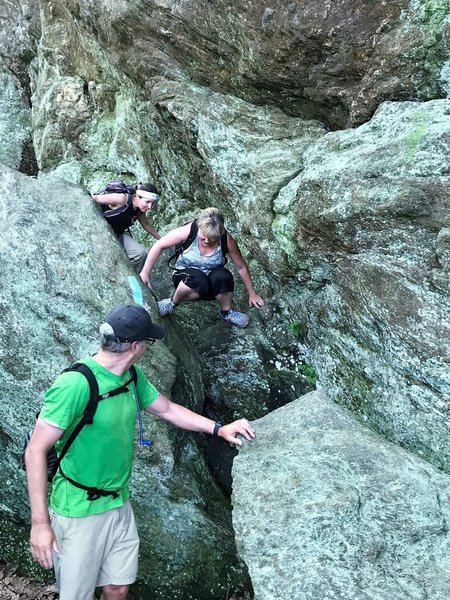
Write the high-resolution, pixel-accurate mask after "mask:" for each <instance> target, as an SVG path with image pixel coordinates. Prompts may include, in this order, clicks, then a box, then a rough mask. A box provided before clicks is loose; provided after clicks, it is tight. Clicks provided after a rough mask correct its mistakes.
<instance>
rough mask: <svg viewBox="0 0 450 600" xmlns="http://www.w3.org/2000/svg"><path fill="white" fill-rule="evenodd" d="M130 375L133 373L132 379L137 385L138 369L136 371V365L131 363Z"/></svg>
mask: <svg viewBox="0 0 450 600" xmlns="http://www.w3.org/2000/svg"><path fill="white" fill-rule="evenodd" d="M130 375H131V381H132V382H133V383H134V385H136V383H137V371H136V367H135V366H134V365H131V367H130Z"/></svg>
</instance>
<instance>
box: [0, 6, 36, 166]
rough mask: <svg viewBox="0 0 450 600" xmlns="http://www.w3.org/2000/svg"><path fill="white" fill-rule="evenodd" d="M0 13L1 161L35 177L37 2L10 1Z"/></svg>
mask: <svg viewBox="0 0 450 600" xmlns="http://www.w3.org/2000/svg"><path fill="white" fill-rule="evenodd" d="M0 10H1V15H0V39H1V52H0V89H1V93H0V116H1V118H0V162H2V163H4V164H6V165H8V166H9V167H11V168H15V169H18V170H20V171H21V172H23V173H27V174H28V175H36V174H37V171H38V166H37V163H36V157H35V154H34V149H33V139H32V138H33V136H32V134H33V132H32V128H31V104H30V99H31V81H30V79H31V71H32V67H31V63H32V61H33V59H34V57H35V56H36V52H37V50H36V45H37V40H38V39H39V35H40V19H39V8H38V2H37V0H24V1H20V2H19V1H17V0H10V1H9V2H5V3H3V5H2V7H1V9H0Z"/></svg>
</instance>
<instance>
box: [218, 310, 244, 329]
mask: <svg viewBox="0 0 450 600" xmlns="http://www.w3.org/2000/svg"><path fill="white" fill-rule="evenodd" d="M222 319H223V320H224V321H228V322H229V323H232V324H233V325H237V326H238V327H247V325H248V322H249V321H250V319H249V318H248V317H247V315H245V314H244V313H241V312H239V311H238V310H233V309H231V310H230V312H229V313H228V314H227V315H222Z"/></svg>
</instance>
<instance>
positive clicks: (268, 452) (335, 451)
mask: <svg viewBox="0 0 450 600" xmlns="http://www.w3.org/2000/svg"><path fill="white" fill-rule="evenodd" d="M254 426H255V429H256V433H257V436H256V438H255V440H254V441H253V442H252V443H249V444H245V445H244V447H243V448H242V450H240V452H239V455H238V457H237V458H236V459H235V462H234V467H233V476H234V481H233V524H234V527H235V532H236V541H237V545H238V549H239V552H240V555H241V557H242V558H243V559H244V560H245V562H246V563H247V565H248V567H249V571H250V576H251V579H252V583H253V587H254V590H255V600H293V598H301V599H302V600H323V599H324V598H333V599H334V600H384V599H386V598H395V599H401V600H416V599H417V598H425V597H430V598H433V599H434V600H446V599H447V598H448V597H449V594H450V582H449V578H448V570H449V568H450V558H449V556H450V553H449V550H450V537H449V533H448V527H447V523H448V519H449V517H450V504H449V500H450V477H449V476H448V475H446V474H443V473H442V472H440V471H438V470H437V469H435V468H433V467H432V466H430V465H429V464H428V463H426V462H425V461H423V460H421V459H420V458H418V457H417V456H415V455H413V454H411V453H409V452H407V451H405V450H403V449H401V448H399V447H398V446H396V445H394V444H391V443H389V442H386V440H384V439H383V438H382V437H381V436H379V435H377V434H375V433H373V432H372V431H371V430H369V429H367V428H365V427H363V426H362V425H361V424H360V423H358V421H356V420H355V418H354V417H353V416H352V415H351V413H349V412H348V411H347V410H346V409H344V408H342V407H339V406H338V405H336V404H334V403H333V402H331V401H330V400H328V399H327V398H326V397H325V395H324V394H323V393H319V392H312V393H310V394H307V395H306V396H303V397H302V398H300V399H298V400H297V401H295V402H293V403H291V404H289V405H287V406H285V407H283V408H280V409H278V410H277V411H275V412H272V413H271V414H270V415H268V416H267V417H264V418H263V419H260V420H259V421H257V422H256V423H254ZM269 482H270V483H269Z"/></svg>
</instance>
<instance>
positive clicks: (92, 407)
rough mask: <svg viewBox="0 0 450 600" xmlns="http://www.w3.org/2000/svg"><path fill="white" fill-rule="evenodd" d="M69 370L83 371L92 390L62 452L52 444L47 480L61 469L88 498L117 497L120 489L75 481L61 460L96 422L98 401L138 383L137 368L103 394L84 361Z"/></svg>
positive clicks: (27, 437)
mask: <svg viewBox="0 0 450 600" xmlns="http://www.w3.org/2000/svg"><path fill="white" fill-rule="evenodd" d="M68 371H77V372H78V373H82V374H83V375H84V376H85V377H86V379H87V380H88V383H89V390H90V393H89V400H88V403H87V404H86V407H85V409H84V412H83V416H82V417H81V419H80V421H79V422H78V423H77V425H76V426H75V428H74V430H73V431H72V433H71V434H70V436H69V438H68V439H67V441H66V443H65V444H64V446H63V448H62V450H61V453H60V454H59V455H58V454H57V453H56V449H55V447H54V446H52V447H51V448H50V449H49V451H48V453H47V480H48V482H49V483H51V482H52V481H53V478H54V477H55V475H56V473H57V471H58V469H59V471H60V473H61V475H62V476H63V477H64V478H65V479H67V481H69V482H70V483H71V484H72V485H74V486H75V487H77V488H80V489H82V490H86V492H87V497H88V500H98V498H100V497H101V496H112V497H113V498H117V497H118V496H119V491H117V490H102V489H100V488H95V487H90V486H86V485H83V484H81V483H79V482H78V481H74V480H73V479H71V478H70V477H67V475H66V474H65V473H64V472H63V470H62V468H61V461H62V459H63V458H64V456H65V455H66V454H67V451H68V450H69V448H70V446H71V445H72V444H73V442H74V440H75V438H76V437H77V435H78V434H79V433H80V431H81V430H82V429H83V427H84V426H85V425H92V423H93V422H94V415H95V413H96V411H97V406H98V403H99V402H100V401H101V400H106V398H111V397H112V396H118V395H119V394H123V393H124V392H127V391H128V387H127V386H128V385H129V384H130V383H133V385H135V384H136V381H137V373H136V369H135V368H134V366H132V367H130V371H129V373H130V376H131V377H130V379H129V380H128V381H127V382H126V383H125V384H124V385H122V386H120V387H117V388H114V389H113V390H110V391H109V392H106V393H105V394H101V395H100V394H99V390H98V383H97V379H96V378H95V375H94V374H93V373H92V371H91V369H90V368H89V367H88V366H87V365H85V364H84V363H75V364H73V365H72V366H71V367H68V368H67V369H64V371H63V373H67V372H68ZM32 433H33V432H32V431H29V432H28V433H27V436H26V440H25V445H24V447H23V451H22V460H21V468H22V469H24V470H26V468H25V452H26V449H27V447H28V443H29V441H30V438H31V434H32Z"/></svg>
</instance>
